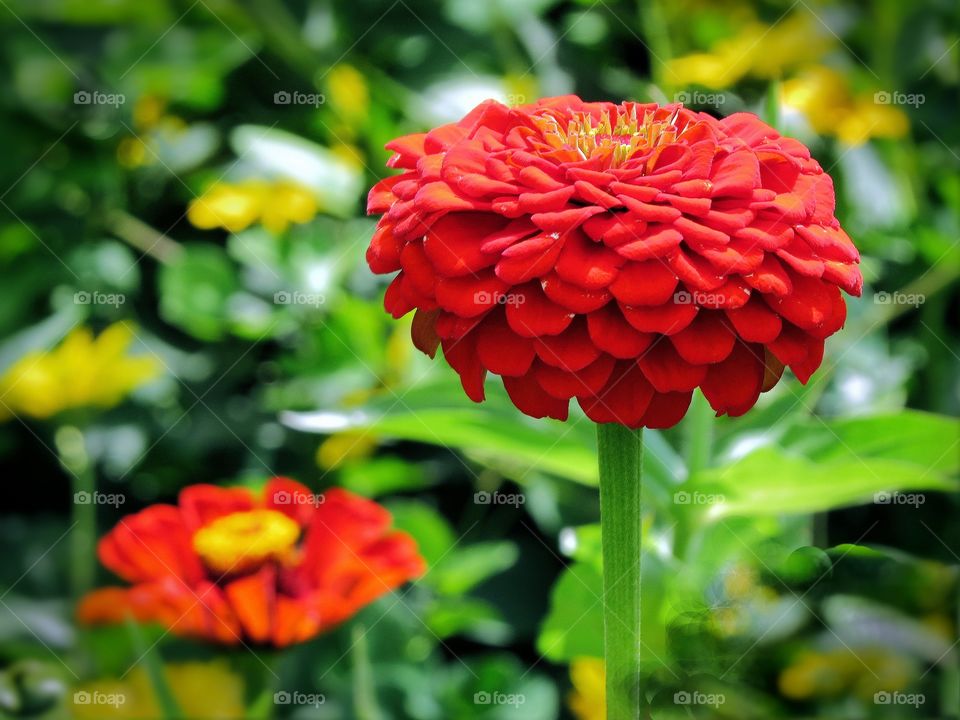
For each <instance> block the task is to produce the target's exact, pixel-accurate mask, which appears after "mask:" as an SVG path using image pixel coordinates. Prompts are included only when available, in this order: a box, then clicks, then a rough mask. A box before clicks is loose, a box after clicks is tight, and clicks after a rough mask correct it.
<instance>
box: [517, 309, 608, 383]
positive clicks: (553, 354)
mask: <svg viewBox="0 0 960 720" xmlns="http://www.w3.org/2000/svg"><path fill="white" fill-rule="evenodd" d="M533 345H534V348H536V351H537V356H538V357H539V358H540V359H541V360H543V362H545V363H547V365H553V366H554V367H558V368H561V369H562V370H566V371H567V372H576V371H577V370H582V369H583V368H585V367H586V366H587V365H589V364H590V363H592V362H593V361H594V360H596V359H597V357H599V355H600V350H599V349H598V348H597V347H596V346H595V345H594V344H593V343H592V342H590V335H589V333H588V332H587V322H586V320H584V319H583V318H582V317H580V318H577V319H576V320H574V321H573V323H572V324H571V325H570V327H568V328H567V329H566V330H564V331H563V332H561V333H560V334H558V335H544V336H542V337H538V338H536V339H535V340H534V341H533Z"/></svg>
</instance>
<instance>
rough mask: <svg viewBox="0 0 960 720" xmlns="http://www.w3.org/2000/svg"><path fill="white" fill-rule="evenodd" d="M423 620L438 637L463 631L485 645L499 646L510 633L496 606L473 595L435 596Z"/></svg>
mask: <svg viewBox="0 0 960 720" xmlns="http://www.w3.org/2000/svg"><path fill="white" fill-rule="evenodd" d="M424 622H426V623H427V625H428V626H429V627H430V629H431V630H432V631H433V632H435V633H436V634H437V635H438V636H439V637H440V638H447V637H450V636H451V635H458V634H463V635H468V636H470V637H472V638H474V639H476V640H477V641H479V642H483V643H486V644H488V645H489V644H495V645H501V644H503V643H505V642H507V641H508V640H509V639H510V637H511V636H512V634H513V631H512V629H511V627H510V625H509V624H508V623H506V622H504V621H503V619H502V618H501V617H500V613H499V612H497V609H496V608H494V607H493V606H492V605H491V604H490V603H488V602H485V601H484V600H478V599H476V598H457V597H440V598H437V600H436V601H435V602H433V603H432V604H431V605H430V607H429V608H428V609H427V611H426V613H425V616H424Z"/></svg>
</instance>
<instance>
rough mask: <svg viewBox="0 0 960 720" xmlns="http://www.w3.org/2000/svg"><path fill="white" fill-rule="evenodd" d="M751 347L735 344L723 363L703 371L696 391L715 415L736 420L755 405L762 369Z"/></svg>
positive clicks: (761, 384) (758, 393)
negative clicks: (707, 402)
mask: <svg viewBox="0 0 960 720" xmlns="http://www.w3.org/2000/svg"><path fill="white" fill-rule="evenodd" d="M753 347H756V346H752V347H748V346H747V345H744V344H743V343H741V342H738V343H737V344H736V345H734V348H733V352H731V353H730V355H729V356H728V357H727V359H726V360H724V361H723V362H721V363H718V364H716V365H710V366H709V367H708V368H707V376H706V378H705V379H704V381H703V383H702V384H701V385H700V389H701V390H703V394H704V396H705V397H706V398H707V400H708V401H709V403H710V406H711V407H712V408H713V409H714V410H716V411H717V415H729V416H731V417H737V416H739V415H743V414H744V413H745V412H747V410H749V409H750V408H752V407H753V406H754V404H755V403H756V402H757V398H758V397H759V396H760V389H761V388H762V387H763V377H764V366H763V362H762V361H761V359H760V357H758V356H757V354H756V352H755V351H754V350H753ZM761 352H762V349H761Z"/></svg>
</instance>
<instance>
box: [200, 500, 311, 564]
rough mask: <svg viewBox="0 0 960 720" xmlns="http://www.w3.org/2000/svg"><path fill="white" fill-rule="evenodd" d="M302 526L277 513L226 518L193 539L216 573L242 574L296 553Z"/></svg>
mask: <svg viewBox="0 0 960 720" xmlns="http://www.w3.org/2000/svg"><path fill="white" fill-rule="evenodd" d="M299 537H300V526H299V525H297V523H295V522H294V521H293V520H291V519H290V518H288V517H287V516H286V515H284V514H283V513H281V512H277V511H276V510H250V511H248V512H238V513H233V514H232V515H226V516H224V517H222V518H218V519H216V520H214V521H213V522H212V523H210V524H209V525H207V526H206V527H204V528H201V529H200V530H198V531H197V532H196V534H194V536H193V549H194V550H196V551H197V553H198V554H199V555H200V557H201V558H203V562H204V563H205V564H206V566H207V567H208V568H210V569H211V570H214V571H216V572H221V573H228V572H241V571H244V570H249V569H252V568H255V567H257V566H258V565H262V564H263V563H265V562H268V561H270V560H276V561H282V560H284V559H285V558H288V557H289V556H290V554H291V553H292V551H293V549H294V546H295V545H296V543H297V539H298V538H299Z"/></svg>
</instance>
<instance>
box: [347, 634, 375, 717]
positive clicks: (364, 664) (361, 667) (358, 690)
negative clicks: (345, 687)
mask: <svg viewBox="0 0 960 720" xmlns="http://www.w3.org/2000/svg"><path fill="white" fill-rule="evenodd" d="M352 639H353V651H352V655H353V706H354V713H355V714H356V717H357V720H379V718H380V708H379V707H378V706H377V693H376V690H375V688H374V685H373V668H372V666H371V664H370V649H369V648H368V646H367V630H366V628H364V627H363V625H360V624H357V625H354V627H353V638H352Z"/></svg>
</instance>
